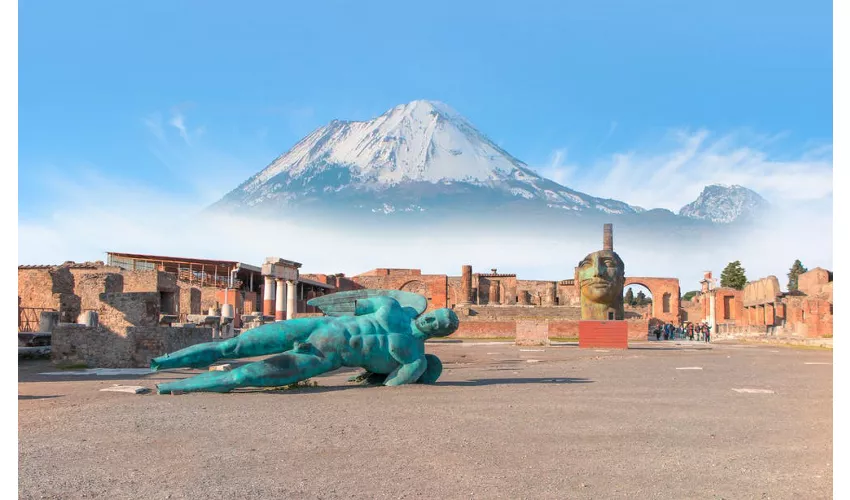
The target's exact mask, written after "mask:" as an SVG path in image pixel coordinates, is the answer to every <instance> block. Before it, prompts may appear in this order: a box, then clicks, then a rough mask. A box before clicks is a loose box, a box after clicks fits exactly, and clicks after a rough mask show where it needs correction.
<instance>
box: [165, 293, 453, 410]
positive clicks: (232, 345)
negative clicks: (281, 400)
mask: <svg viewBox="0 0 850 500" xmlns="http://www.w3.org/2000/svg"><path fill="white" fill-rule="evenodd" d="M308 304H309V305H311V306H315V307H318V308H319V309H321V310H322V312H323V313H325V314H326V315H327V316H322V317H312V318H296V319H290V320H287V321H278V322H275V323H269V324H266V325H263V326H260V327H257V328H252V329H250V330H248V331H246V332H244V333H242V334H241V335H239V336H238V337H234V338H231V339H228V340H226V341H223V342H208V343H204V344H198V345H194V346H190V347H187V348H185V349H181V350H179V351H177V352H174V353H171V354H166V355H164V356H160V357H158V358H154V359H153V360H152V361H151V370H153V371H157V370H167V369H170V368H204V367H207V366H209V365H211V364H213V363H215V362H216V361H218V360H219V359H225V358H227V359H234V358H247V357H254V356H266V355H272V354H274V355H275V356H271V357H269V358H266V359H263V360H262V361H256V362H253V363H248V364H246V365H243V366H240V367H238V368H236V369H234V370H231V371H214V372H206V373H202V374H200V375H196V376H194V377H190V378H187V379H183V380H177V381H175V382H168V383H163V384H159V385H157V390H158V391H159V393H160V394H170V393H171V392H173V391H182V392H196V391H207V392H228V391H230V390H232V389H235V388H238V387H276V386H284V385H289V384H294V383H296V382H300V381H302V380H306V379H308V378H311V377H315V376H317V375H321V374H323V373H327V372H330V371H333V370H336V369H338V368H341V367H343V366H346V367H359V368H363V369H365V370H366V372H365V373H363V374H361V375H360V376H358V377H355V378H356V379H357V380H365V381H368V382H370V383H383V385H388V386H395V385H402V384H411V383H424V384H432V383H434V382H436V381H437V378H439V376H440V374H441V373H442V371H443V365H442V363H441V362H440V359H439V358H438V357H436V356H434V355H433V354H425V340H427V339H429V338H431V337H444V336H446V335H450V334H451V333H453V332H454V331H455V330H457V327H458V318H457V315H455V313H454V312H453V311H452V310H451V309H445V308H443V309H436V310H434V311H430V312H427V313H425V314H422V313H423V312H424V311H425V309H426V307H427V305H428V302H427V300H426V299H425V297H423V296H421V295H418V294H415V293H409V292H402V291H398V290H354V291H350V292H338V293H334V294H330V295H325V296H322V297H317V298H315V299H311V300H310V301H309V302H308Z"/></svg>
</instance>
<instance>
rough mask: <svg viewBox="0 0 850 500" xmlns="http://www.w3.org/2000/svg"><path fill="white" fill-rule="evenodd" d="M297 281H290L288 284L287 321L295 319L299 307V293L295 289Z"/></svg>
mask: <svg viewBox="0 0 850 500" xmlns="http://www.w3.org/2000/svg"><path fill="white" fill-rule="evenodd" d="M296 283H297V282H296V281H293V280H289V281H287V282H286V319H292V318H294V317H295V312H296V311H295V310H296V308H297V307H298V305H297V302H295V301H296V300H297V299H298V296H297V295H298V292H297V289H296V287H295V285H296Z"/></svg>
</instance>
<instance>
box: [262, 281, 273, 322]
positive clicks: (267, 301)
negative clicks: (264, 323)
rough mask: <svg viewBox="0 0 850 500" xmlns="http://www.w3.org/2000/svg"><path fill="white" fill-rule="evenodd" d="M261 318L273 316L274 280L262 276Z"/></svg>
mask: <svg viewBox="0 0 850 500" xmlns="http://www.w3.org/2000/svg"><path fill="white" fill-rule="evenodd" d="M263 278H264V279H265V283H264V286H263V316H274V278H272V277H271V276H263Z"/></svg>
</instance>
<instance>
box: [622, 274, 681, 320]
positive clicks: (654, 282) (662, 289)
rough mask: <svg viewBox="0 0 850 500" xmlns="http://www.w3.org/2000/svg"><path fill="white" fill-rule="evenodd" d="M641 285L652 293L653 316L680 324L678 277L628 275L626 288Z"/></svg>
mask: <svg viewBox="0 0 850 500" xmlns="http://www.w3.org/2000/svg"><path fill="white" fill-rule="evenodd" d="M629 285H641V286H643V287H645V288H646V289H647V290H649V293H651V294H652V318H655V319H658V320H661V321H664V322H667V321H670V322H672V323H674V324H678V323H679V321H680V318H679V308H680V307H681V302H680V299H681V292H680V290H679V279H678V278H644V277H631V276H627V277H626V281H625V284H624V288H625V287H628V286H629Z"/></svg>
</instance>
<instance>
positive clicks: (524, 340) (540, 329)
mask: <svg viewBox="0 0 850 500" xmlns="http://www.w3.org/2000/svg"><path fill="white" fill-rule="evenodd" d="M516 344H517V345H549V321H547V320H545V319H544V320H533V319H521V320H517V322H516Z"/></svg>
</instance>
